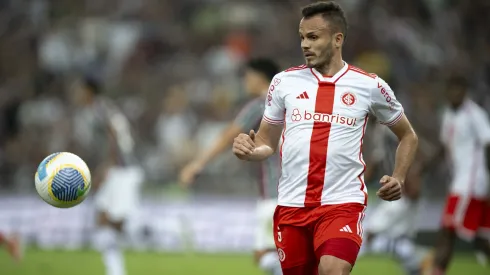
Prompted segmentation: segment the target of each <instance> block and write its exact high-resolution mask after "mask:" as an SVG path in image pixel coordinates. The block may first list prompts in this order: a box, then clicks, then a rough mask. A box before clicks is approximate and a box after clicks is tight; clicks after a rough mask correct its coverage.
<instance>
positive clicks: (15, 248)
mask: <svg viewBox="0 0 490 275" xmlns="http://www.w3.org/2000/svg"><path fill="white" fill-rule="evenodd" d="M2 245H5V248H6V249H7V252H8V253H9V254H10V256H11V257H12V259H14V260H15V261H16V262H20V260H21V259H22V249H21V245H20V241H19V238H18V237H17V236H12V237H10V238H9V237H7V236H5V234H2V233H0V246H2Z"/></svg>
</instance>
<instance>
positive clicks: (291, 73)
mask: <svg viewBox="0 0 490 275" xmlns="http://www.w3.org/2000/svg"><path fill="white" fill-rule="evenodd" d="M265 104H266V107H265V112H264V118H263V119H264V121H265V122H267V123H270V124H284V132H283V142H282V145H281V157H282V176H281V179H280V181H279V186H278V191H279V193H278V195H279V197H278V204H279V205H283V206H293V207H304V206H305V207H311V206H319V205H326V204H341V203H361V204H367V189H366V186H365V184H364V170H365V164H364V161H363V156H362V142H363V138H364V133H365V130H366V124H367V118H368V114H369V113H371V114H373V115H375V116H376V117H377V118H378V119H379V121H380V122H382V123H383V124H386V125H388V126H392V125H394V124H396V123H397V122H398V121H399V120H400V119H401V118H402V117H403V108H402V106H401V104H400V103H399V102H398V101H397V100H396V98H395V96H394V94H393V91H392V90H391V88H390V87H389V86H388V84H386V82H385V81H383V80H382V79H381V78H379V77H377V76H376V75H373V74H368V73H366V72H364V71H362V70H361V69H358V68H356V67H353V66H350V65H348V64H347V63H345V65H344V67H343V68H342V69H341V70H340V71H339V72H338V73H337V74H335V75H334V76H329V77H326V76H322V75H321V74H320V73H319V72H318V71H316V70H315V69H310V68H307V67H306V66H304V65H303V66H300V67H296V68H291V69H289V70H286V71H284V72H281V73H279V74H277V75H276V76H275V77H274V79H273V80H272V82H271V85H270V87H269V94H268V96H267V99H266V103H265Z"/></svg>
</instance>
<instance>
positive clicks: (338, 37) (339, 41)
mask: <svg viewBox="0 0 490 275" xmlns="http://www.w3.org/2000/svg"><path fill="white" fill-rule="evenodd" d="M333 44H334V46H335V48H342V45H343V44H344V34H343V33H341V32H337V33H335V34H334V36H333Z"/></svg>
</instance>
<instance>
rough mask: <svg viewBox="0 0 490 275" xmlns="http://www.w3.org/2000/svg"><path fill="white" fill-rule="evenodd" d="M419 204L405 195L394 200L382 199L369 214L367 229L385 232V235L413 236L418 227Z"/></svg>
mask: <svg viewBox="0 0 490 275" xmlns="http://www.w3.org/2000/svg"><path fill="white" fill-rule="evenodd" d="M418 205H419V204H418V202H414V201H411V200H409V199H407V198H403V197H402V198H401V199H400V200H397V201H393V202H389V201H381V202H379V204H378V205H377V206H376V208H375V209H374V210H373V211H372V212H370V213H369V214H368V215H369V216H368V219H367V220H366V225H365V231H366V232H367V233H373V234H379V233H383V235H384V236H388V237H392V238H397V237H401V236H412V235H414V234H415V233H416V229H417V227H416V226H417V225H416V223H417V220H416V219H417V212H418Z"/></svg>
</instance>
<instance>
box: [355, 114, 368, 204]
mask: <svg viewBox="0 0 490 275" xmlns="http://www.w3.org/2000/svg"><path fill="white" fill-rule="evenodd" d="M368 120H369V117H368V115H366V117H365V118H364V125H363V126H362V136H361V141H360V143H361V146H359V161H360V162H361V163H362V165H363V166H364V168H363V169H362V172H361V173H360V174H359V176H357V178H358V179H359V181H360V182H361V191H362V192H363V193H364V205H367V200H368V194H367V193H366V191H365V190H366V184H365V183H364V180H362V177H363V176H364V172H366V163H364V161H363V160H362V147H363V145H364V135H365V134H366V125H367V122H368Z"/></svg>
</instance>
